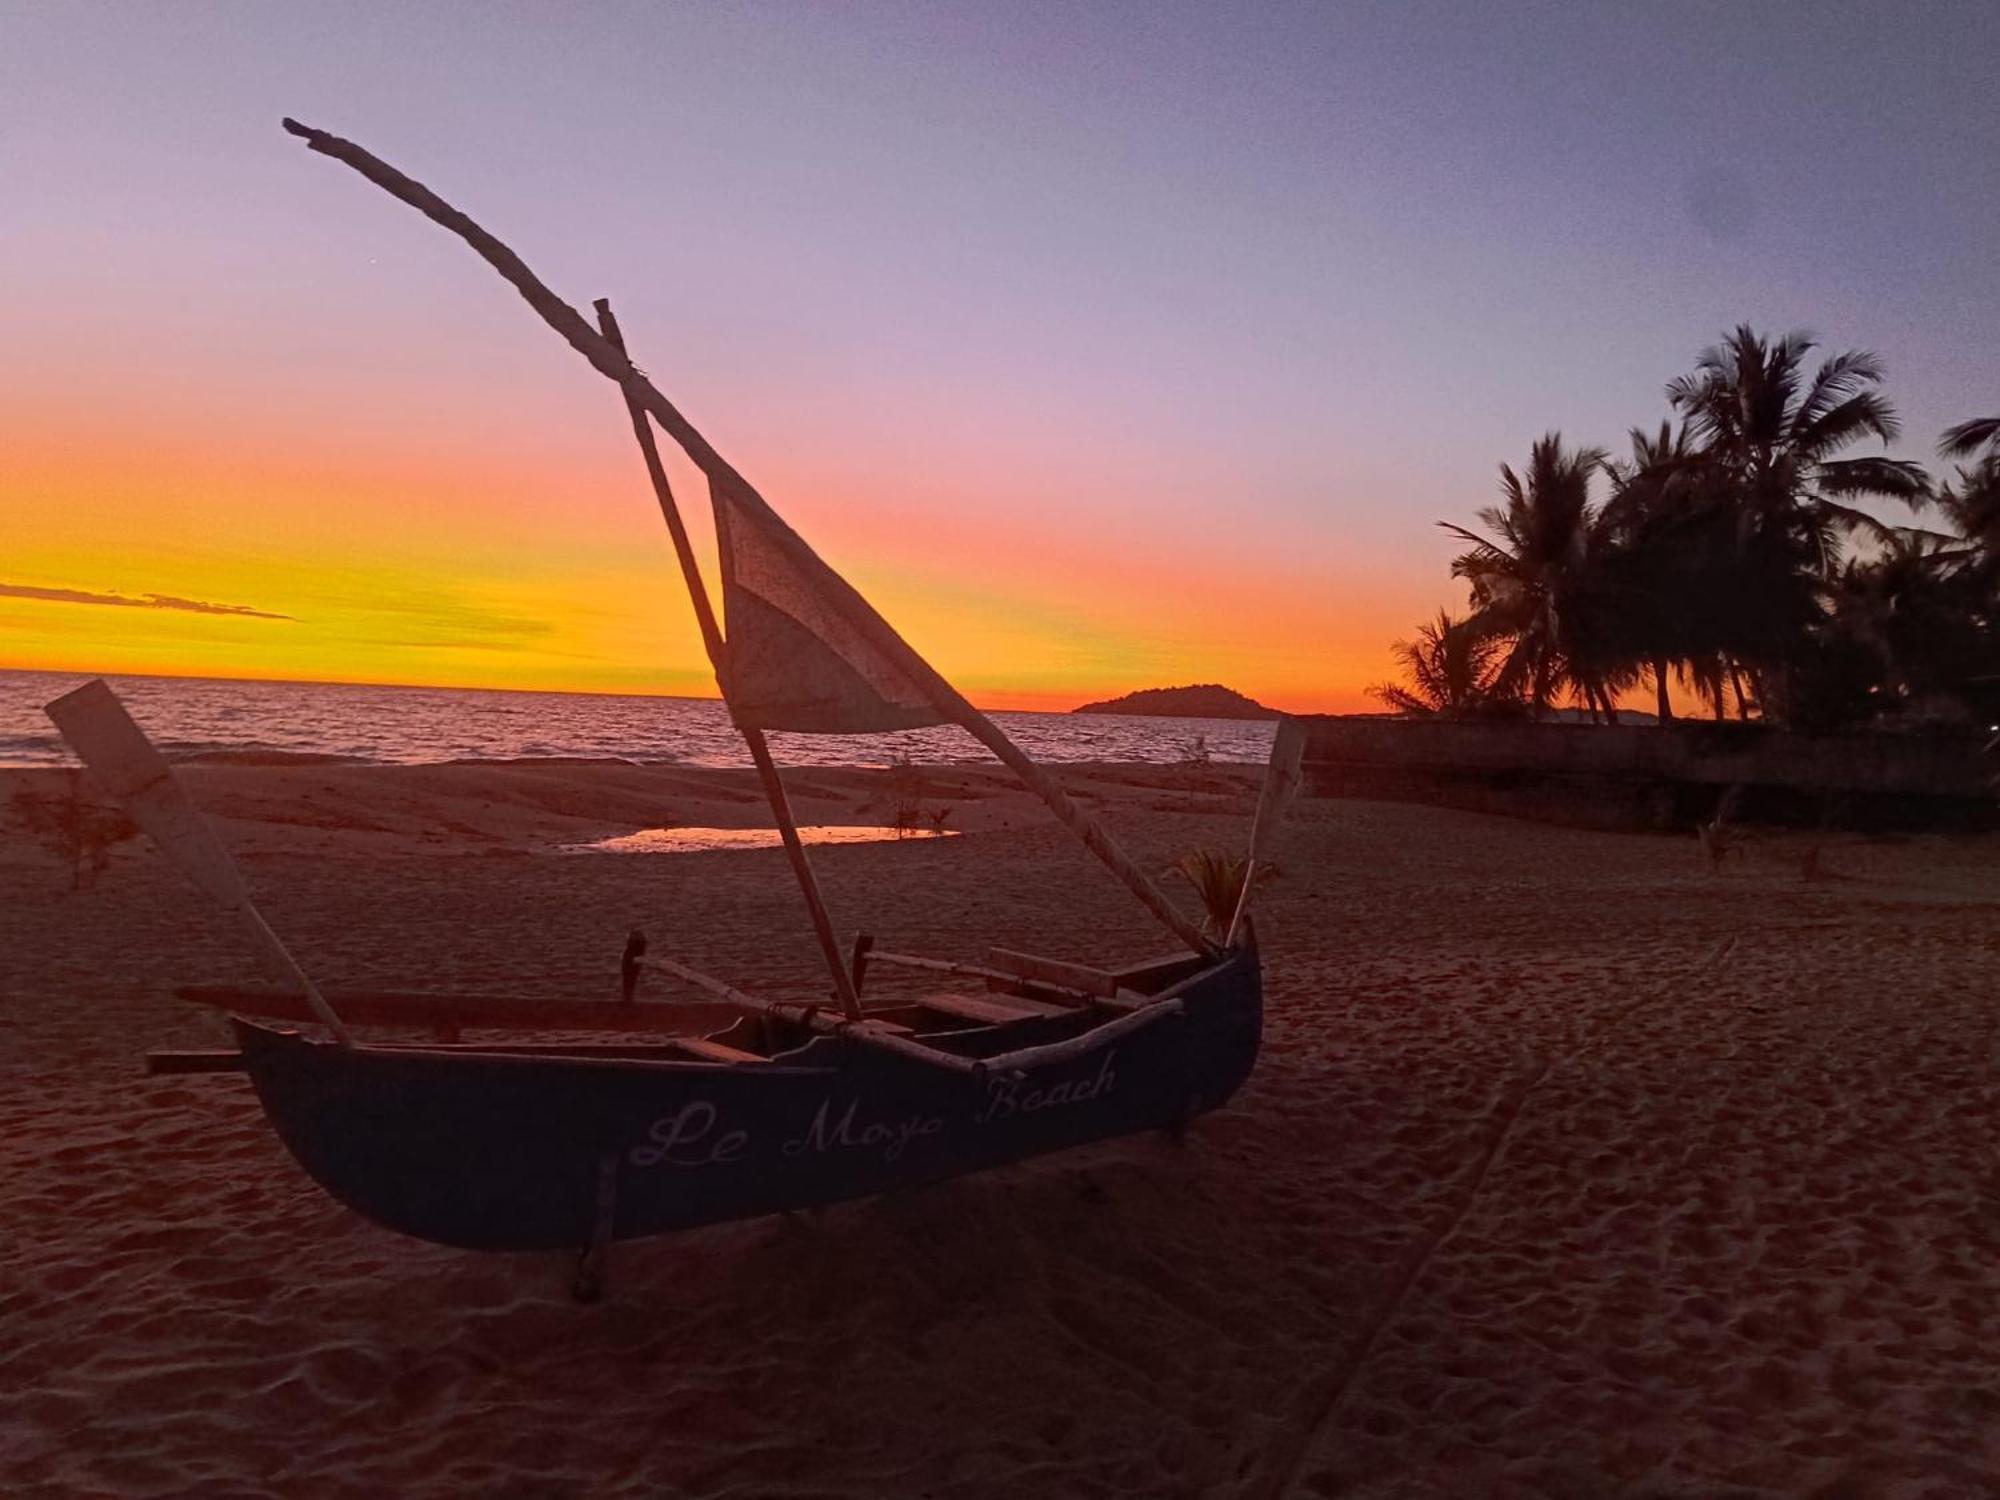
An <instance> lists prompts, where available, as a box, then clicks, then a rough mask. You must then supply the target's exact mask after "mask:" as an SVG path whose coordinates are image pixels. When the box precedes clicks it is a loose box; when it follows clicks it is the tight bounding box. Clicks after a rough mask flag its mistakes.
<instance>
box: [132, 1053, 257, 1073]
mask: <svg viewBox="0 0 2000 1500" xmlns="http://www.w3.org/2000/svg"><path fill="white" fill-rule="evenodd" d="M146 1071H147V1072H148V1073H241V1072H242V1071H243V1054H242V1053H241V1052H148V1053H147V1054H146Z"/></svg>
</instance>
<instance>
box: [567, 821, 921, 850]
mask: <svg viewBox="0 0 2000 1500" xmlns="http://www.w3.org/2000/svg"><path fill="white" fill-rule="evenodd" d="M957 834H958V830H957V829H955V828H943V829H933V828H884V827H882V826H880V825H879V824H873V823H808V824H805V825H803V826H802V827H801V828H800V829H799V839H800V842H802V843H807V844H873V843H881V842H884V841H888V840H902V839H940V838H954V837H956V836H957ZM780 842H781V841H780V839H779V836H778V830H777V829H775V828H642V829H640V830H639V831H638V832H637V833H625V834H620V835H618V837H616V838H609V839H598V840H597V841H596V842H595V843H589V844H564V845H563V846H562V852H563V853H564V854H696V853H701V852H704V851H706V850H711V849H769V848H774V847H776V846H777V845H778V844H779V843H780Z"/></svg>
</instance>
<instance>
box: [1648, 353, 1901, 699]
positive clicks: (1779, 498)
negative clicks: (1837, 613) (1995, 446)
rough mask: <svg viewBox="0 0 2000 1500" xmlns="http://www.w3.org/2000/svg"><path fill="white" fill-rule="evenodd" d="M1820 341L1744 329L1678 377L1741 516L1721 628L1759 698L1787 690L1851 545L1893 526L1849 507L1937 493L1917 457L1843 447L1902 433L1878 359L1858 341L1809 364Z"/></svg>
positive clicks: (1697, 431) (1715, 487) (1731, 513)
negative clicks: (1852, 539) (1853, 538)
mask: <svg viewBox="0 0 2000 1500" xmlns="http://www.w3.org/2000/svg"><path fill="white" fill-rule="evenodd" d="M1815 347H1816V346H1815V343H1814V341H1813V339H1812V337H1811V336H1810V335H1809V334H1805V333H1789V334H1786V335H1785V336H1784V337H1783V338H1780V339H1774V340H1766V339H1765V338H1764V337H1762V336H1761V335H1759V334H1758V333H1756V332H1755V331H1754V330H1752V329H1751V328H1750V327H1749V325H1747V324H1744V325H1740V326H1738V327H1737V328H1736V329H1735V330H1734V331H1733V332H1731V333H1730V334H1729V335H1727V336H1726V337H1725V338H1724V339H1723V341H1722V343H1720V344H1718V345H1716V346H1714V347H1713V348H1710V349H1706V350H1704V351H1702V353H1701V355H1700V356H1699V357H1698V358H1697V360H1696V362H1695V369H1694V371H1693V373H1691V374H1688V375H1684V376H1682V377H1680V378H1679V379H1677V380H1675V381H1673V382H1671V383H1670V384H1669V385H1668V386H1667V399H1668V401H1669V402H1671V403H1672V404H1673V406H1674V407H1675V408H1676V409H1677V410H1678V411H1680V412H1681V413H1682V414H1683V415H1684V416H1685V418H1686V419H1687V423H1688V427H1689V429H1690V430H1691V432H1692V434H1693V436H1694V439H1695V440H1696V441H1697V442H1698V443H1699V445H1700V453H1701V463H1702V466H1703V469H1704V471H1705V473H1706V475H1707V480H1708V483H1709V484H1710V485H1711V486H1712V489H1711V494H1712V495H1713V496H1714V498H1715V501H1716V503H1719V504H1721V505H1722V506H1724V507H1725V508H1726V511H1727V514H1728V519H1729V536H1728V539H1727V541H1728V547H1729V552H1730V556H1729V558H1728V569H1729V575H1730V576H1728V577H1726V578H1724V577H1720V576H1718V577H1717V578H1715V579H1714V580H1713V583H1714V584H1717V585H1722V586H1724V587H1726V590H1727V594H1726V597H1725V598H1724V600H1723V603H1722V608H1721V609H1720V610H1719V615H1720V619H1719V621H1718V623H1719V624H1721V625H1722V627H1723V629H1724V632H1725V635H1726V636H1727V638H1728V640H1729V644H1730V648H1731V649H1730V650H1729V652H1728V655H1730V656H1732V657H1734V658H1737V659H1740V660H1741V661H1742V662H1744V663H1745V664H1746V666H1747V667H1748V675H1749V678H1750V681H1751V685H1752V688H1753V690H1754V691H1755V692H1756V693H1757V696H1758V697H1759V699H1760V700H1763V699H1766V698H1768V696H1769V694H1770V690H1771V689H1772V688H1776V689H1778V691H1779V694H1780V696H1782V693H1783V690H1784V688H1785V686H1786V680H1787V677H1788V674H1789V672H1790V670H1791V668H1792V667H1793V666H1795V665H1796V664H1797V660H1798V654H1799V652H1800V651H1801V650H1802V649H1803V647H1804V643H1805V642H1806V640H1807V638H1808V637H1809V635H1810V634H1811V631H1812V629H1813V627H1814V625H1815V624H1816V622H1817V621H1819V620H1820V619H1821V618H1822V617H1823V614H1824V608H1823V604H1822V594H1823V592H1824V590H1825V588H1826V587H1827V585H1828V583H1829V581H1830V580H1831V579H1832V577H1833V576H1834V574H1835V571H1836V570H1837V569H1838V567H1839V565H1840V562H1841V557H1842V543H1843V542H1844V540H1845V539H1846V538H1847V537H1848V536H1849V535H1851V534H1852V533H1854V532H1856V531H1866V532H1869V533H1871V534H1873V535H1876V536H1878V537H1884V538H1886V537H1887V536H1888V535H1889V534H1890V533H1891V532H1892V530H1893V528H1891V527H1889V526H1887V525H1886V524H1885V523H1883V522H1881V521H1879V520H1878V519H1876V518H1875V517H1874V516H1871V515H1869V514H1868V513H1867V512H1866V511H1863V510H1859V509H1856V508H1855V506H1854V505H1853V504H1851V503H1850V502H1852V501H1856V500H1864V499H1889V500H1896V501H1899V502H1901V503H1903V504H1905V505H1908V506H1910V507H1911V508H1912V509H1916V508H1919V507H1921V506H1922V505H1923V504H1924V503H1925V502H1926V501H1927V499H1928V498H1929V481H1928V479H1927V478H1926V476H1925V474H1924V471H1923V470H1922V469H1921V468H1920V467H1919V466H1917V465H1916V464H1914V463H1910V462H1908V461H1907V460H1903V459H1895V458H1889V457H1886V456H1875V455H1869V456H1863V457H1850V458H1842V457H1839V456H1838V455H1839V454H1840V453H1842V452H1843V451H1844V450H1846V449H1848V448H1850V447H1852V446H1853V445H1854V444H1855V443H1856V442H1859V441H1861V440H1862V439H1863V438H1868V437H1873V438H1877V439H1879V440H1880V441H1882V442H1884V443H1889V442H1893V441H1894V440H1895V438H1896V436H1897V434H1898V431H1899V429H1898V425H1897V422H1896V415H1895V411H1894V409H1893V408H1892V407H1891V406H1890V405H1889V403H1888V401H1887V400H1886V399H1884V397H1883V396H1882V394H1881V392H1880V391H1879V390H1878V389H1877V387H1878V386H1879V385H1880V384H1881V381H1882V376H1883V370H1882V365H1881V362H1880V361H1879V360H1877V359H1876V358H1875V356H1874V355H1872V354H1869V353H1867V352H1865V351H1862V350H1849V351H1848V352H1846V353H1844V354H1837V355H1834V356H1833V357H1832V358H1830V359H1826V360H1824V361H1822V362H1821V364H1820V366H1819V368H1818V369H1817V370H1816V371H1813V372H1810V373H1808V370H1807V367H1806V366H1807V356H1808V355H1809V354H1810V353H1811V352H1812V350H1813V349H1814V348H1815ZM1732 665H1733V664H1732ZM1738 692H1739V697H1740V694H1741V688H1740V685H1739V687H1738Z"/></svg>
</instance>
